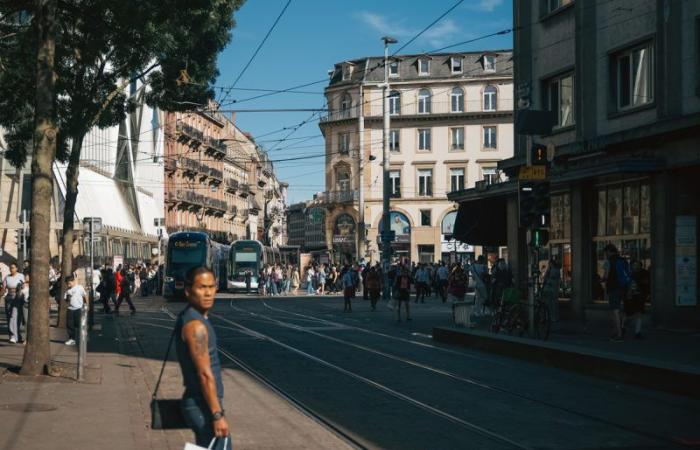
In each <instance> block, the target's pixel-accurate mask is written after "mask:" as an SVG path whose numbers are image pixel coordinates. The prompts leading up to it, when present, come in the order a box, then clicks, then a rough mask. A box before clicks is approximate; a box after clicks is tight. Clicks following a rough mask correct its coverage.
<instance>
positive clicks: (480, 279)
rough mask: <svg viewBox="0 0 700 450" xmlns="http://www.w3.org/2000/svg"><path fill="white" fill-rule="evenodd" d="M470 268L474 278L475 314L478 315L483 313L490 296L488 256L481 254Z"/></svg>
mask: <svg viewBox="0 0 700 450" xmlns="http://www.w3.org/2000/svg"><path fill="white" fill-rule="evenodd" d="M469 270H470V271H471V274H472V277H473V278H474V291H475V302H474V315H475V316H477V317H478V316H481V315H482V312H483V311H482V310H483V308H484V304H486V300H487V299H488V297H489V290H488V285H487V279H486V276H487V272H488V268H487V266H486V258H484V255H480V256H479V257H478V258H477V260H476V262H475V263H474V264H472V265H471V267H470V268H469Z"/></svg>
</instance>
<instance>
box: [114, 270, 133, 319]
mask: <svg viewBox="0 0 700 450" xmlns="http://www.w3.org/2000/svg"><path fill="white" fill-rule="evenodd" d="M118 280H119V296H118V297H117V304H116V305H115V306H114V312H115V313H119V307H120V306H121V305H122V302H123V301H124V300H126V303H128V304H129V310H130V311H131V314H135V313H136V308H135V307H134V303H133V302H132V301H131V281H129V273H128V272H127V270H126V269H122V271H121V277H119V278H118Z"/></svg>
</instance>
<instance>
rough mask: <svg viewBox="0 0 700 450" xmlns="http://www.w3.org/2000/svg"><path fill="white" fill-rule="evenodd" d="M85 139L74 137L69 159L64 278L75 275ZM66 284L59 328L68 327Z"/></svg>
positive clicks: (63, 250)
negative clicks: (77, 221) (75, 227)
mask: <svg viewBox="0 0 700 450" xmlns="http://www.w3.org/2000/svg"><path fill="white" fill-rule="evenodd" d="M83 138H84V136H83V135H82V134H81V135H80V136H73V142H72V143H71V150H70V157H69V158H68V168H67V169H66V202H65V207H64V209H63V246H62V258H61V275H62V276H63V277H65V276H67V275H70V274H71V273H73V234H74V232H73V226H74V224H75V203H76V201H77V200H78V174H79V173H80V152H81V150H82V148H83ZM66 288H67V287H66V284H65V282H64V281H61V291H60V294H59V297H58V299H59V302H58V305H59V306H58V326H59V327H60V328H65V327H66V317H67V316H66V314H67V311H68V304H67V303H66V302H64V301H63V293H64V292H65V290H66Z"/></svg>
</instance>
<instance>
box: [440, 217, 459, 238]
mask: <svg viewBox="0 0 700 450" xmlns="http://www.w3.org/2000/svg"><path fill="white" fill-rule="evenodd" d="M456 220H457V211H450V212H448V213H447V214H445V218H444V219H442V234H446V235H448V236H452V235H453V234H455V233H454V232H455V221H456ZM443 240H445V238H444V237H443Z"/></svg>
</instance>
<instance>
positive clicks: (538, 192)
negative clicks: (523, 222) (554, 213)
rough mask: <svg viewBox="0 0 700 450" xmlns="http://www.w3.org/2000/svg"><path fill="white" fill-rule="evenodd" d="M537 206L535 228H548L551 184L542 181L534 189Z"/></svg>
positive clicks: (535, 208)
mask: <svg viewBox="0 0 700 450" xmlns="http://www.w3.org/2000/svg"><path fill="white" fill-rule="evenodd" d="M533 192H534V197H535V205H534V223H533V225H534V227H535V228H547V227H549V219H550V204H551V203H550V198H549V182H547V181H541V182H539V183H536V184H535V185H534V187H533Z"/></svg>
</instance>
